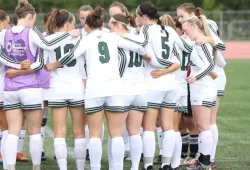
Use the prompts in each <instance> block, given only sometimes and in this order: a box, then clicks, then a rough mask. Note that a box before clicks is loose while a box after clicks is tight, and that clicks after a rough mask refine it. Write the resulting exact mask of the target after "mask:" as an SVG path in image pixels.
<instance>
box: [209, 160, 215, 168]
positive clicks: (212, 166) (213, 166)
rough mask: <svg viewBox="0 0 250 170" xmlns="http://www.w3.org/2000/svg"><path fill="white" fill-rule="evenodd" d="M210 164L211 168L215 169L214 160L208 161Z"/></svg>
mask: <svg viewBox="0 0 250 170" xmlns="http://www.w3.org/2000/svg"><path fill="white" fill-rule="evenodd" d="M210 166H211V169H216V163H215V161H214V162H211V163H210Z"/></svg>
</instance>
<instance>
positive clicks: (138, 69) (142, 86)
mask: <svg viewBox="0 0 250 170" xmlns="http://www.w3.org/2000/svg"><path fill="white" fill-rule="evenodd" d="M126 36H127V37H129V38H130V39H133V40H138V39H139V35H136V34H133V33H128V34H127V35H126ZM118 51H119V60H120V61H119V63H120V67H119V72H120V75H121V77H122V86H123V88H122V91H123V94H124V95H140V94H144V93H146V91H147V89H146V82H145V79H144V61H143V57H142V56H141V55H139V54H138V53H136V52H134V51H129V50H124V49H121V48H119V50H118Z"/></svg>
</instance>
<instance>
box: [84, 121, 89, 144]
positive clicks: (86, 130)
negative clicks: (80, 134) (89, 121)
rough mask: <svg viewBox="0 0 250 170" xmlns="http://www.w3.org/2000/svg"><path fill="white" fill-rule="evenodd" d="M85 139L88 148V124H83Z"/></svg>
mask: <svg viewBox="0 0 250 170" xmlns="http://www.w3.org/2000/svg"><path fill="white" fill-rule="evenodd" d="M85 139H86V143H87V149H89V126H88V125H85Z"/></svg>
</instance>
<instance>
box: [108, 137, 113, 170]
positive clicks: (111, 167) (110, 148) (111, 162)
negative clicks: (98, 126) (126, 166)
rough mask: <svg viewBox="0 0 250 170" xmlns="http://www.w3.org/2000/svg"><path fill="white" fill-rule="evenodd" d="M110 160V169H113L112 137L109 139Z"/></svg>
mask: <svg viewBox="0 0 250 170" xmlns="http://www.w3.org/2000/svg"><path fill="white" fill-rule="evenodd" d="M108 161H109V170H113V158H112V140H111V138H110V137H109V139H108Z"/></svg>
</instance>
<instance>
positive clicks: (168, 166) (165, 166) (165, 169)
mask: <svg viewBox="0 0 250 170" xmlns="http://www.w3.org/2000/svg"><path fill="white" fill-rule="evenodd" d="M159 170H173V169H172V168H171V166H170V165H164V166H163V168H160V169H159Z"/></svg>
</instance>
